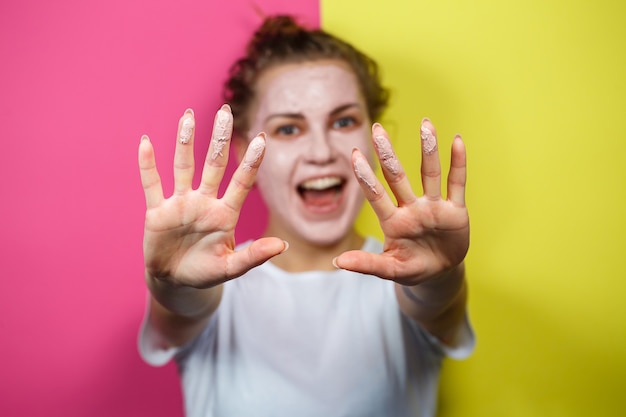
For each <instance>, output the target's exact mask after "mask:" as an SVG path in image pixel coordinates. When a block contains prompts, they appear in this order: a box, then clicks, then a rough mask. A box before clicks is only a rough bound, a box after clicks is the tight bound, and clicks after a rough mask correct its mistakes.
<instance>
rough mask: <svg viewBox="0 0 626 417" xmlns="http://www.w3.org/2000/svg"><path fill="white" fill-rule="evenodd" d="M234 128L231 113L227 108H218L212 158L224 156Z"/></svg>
mask: <svg viewBox="0 0 626 417" xmlns="http://www.w3.org/2000/svg"><path fill="white" fill-rule="evenodd" d="M232 129H233V122H232V118H231V117H230V113H229V112H227V111H226V110H222V109H220V110H218V111H217V117H216V120H215V128H214V130H215V131H214V133H213V153H212V154H211V159H214V160H215V159H217V158H218V157H220V156H224V154H223V153H222V151H223V150H224V146H226V144H227V143H228V139H229V138H230V135H231V133H232Z"/></svg>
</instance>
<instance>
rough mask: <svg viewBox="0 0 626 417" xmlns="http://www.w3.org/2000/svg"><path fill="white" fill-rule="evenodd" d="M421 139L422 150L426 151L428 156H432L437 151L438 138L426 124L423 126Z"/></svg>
mask: <svg viewBox="0 0 626 417" xmlns="http://www.w3.org/2000/svg"><path fill="white" fill-rule="evenodd" d="M420 137H421V138H422V149H424V153H425V154H426V155H430V154H432V153H433V152H435V151H436V150H437V138H436V137H435V135H433V132H432V131H431V130H430V129H429V128H427V127H426V126H425V125H424V124H422V127H421V129H420Z"/></svg>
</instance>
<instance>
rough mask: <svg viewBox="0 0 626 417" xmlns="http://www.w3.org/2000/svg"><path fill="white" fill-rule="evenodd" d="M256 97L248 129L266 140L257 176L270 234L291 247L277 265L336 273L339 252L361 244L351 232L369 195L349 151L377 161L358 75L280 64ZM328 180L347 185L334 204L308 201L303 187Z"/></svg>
mask: <svg viewBox="0 0 626 417" xmlns="http://www.w3.org/2000/svg"><path fill="white" fill-rule="evenodd" d="M256 97H257V99H256V100H255V101H254V102H253V103H252V106H251V110H250V114H249V115H248V117H249V118H250V120H252V123H251V128H250V131H251V132H259V131H263V132H266V133H267V137H268V142H267V143H268V144H267V149H266V152H265V156H264V158H263V163H262V164H261V166H260V167H259V170H258V173H257V177H256V185H257V186H258V187H259V190H260V192H261V195H262V196H263V199H264V200H265V202H266V204H267V206H268V209H269V210H268V211H269V219H268V226H267V229H266V231H265V236H279V237H281V238H282V239H284V240H286V241H288V242H289V244H290V251H289V254H288V255H287V254H285V255H284V256H281V257H279V258H276V259H273V260H272V262H274V263H276V264H278V265H279V266H280V267H282V268H283V269H286V270H289V271H292V272H295V271H304V270H312V269H317V270H320V269H321V270H330V269H333V265H332V259H333V258H334V257H335V256H337V254H339V253H341V252H343V251H346V250H349V249H357V248H360V247H361V245H362V243H363V239H362V237H361V236H359V235H358V234H357V233H356V231H355V230H354V228H353V225H354V220H355V218H356V216H357V215H358V213H359V211H360V209H361V206H362V204H363V201H364V195H363V193H362V192H361V189H360V185H359V182H358V181H357V179H356V178H355V177H354V174H353V169H352V161H351V153H352V149H353V148H359V149H362V150H363V152H365V153H366V154H367V155H368V157H369V158H370V159H371V158H372V156H373V149H372V147H371V145H370V134H369V133H370V132H369V130H370V120H369V117H368V116H367V108H366V105H365V101H364V99H363V97H362V95H361V93H360V92H359V89H358V85H357V81H356V77H355V76H354V74H353V73H352V71H351V70H350V69H349V68H348V67H347V65H345V64H343V63H341V62H337V61H317V62H314V63H305V64H290V65H282V66H279V67H274V68H271V69H269V70H267V71H265V72H264V73H263V74H262V75H261V76H260V77H259V79H258V81H257V88H256ZM251 136H252V134H250V135H249V137H251ZM246 143H247V140H246ZM240 146H241V144H240ZM242 148H243V147H242ZM329 178H337V179H339V178H340V179H341V180H342V186H341V191H338V192H337V193H336V196H335V198H334V200H333V203H331V204H324V205H321V206H320V205H314V204H307V203H306V202H305V200H304V199H303V198H302V197H301V195H300V193H299V191H298V189H299V186H302V185H303V184H305V183H306V182H307V181H311V180H316V179H317V180H319V179H329ZM300 254H302V256H300Z"/></svg>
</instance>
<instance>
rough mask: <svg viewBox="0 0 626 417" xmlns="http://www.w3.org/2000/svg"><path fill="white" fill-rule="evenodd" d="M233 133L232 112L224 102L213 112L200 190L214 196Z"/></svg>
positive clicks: (222, 175) (222, 174)
mask: <svg viewBox="0 0 626 417" xmlns="http://www.w3.org/2000/svg"><path fill="white" fill-rule="evenodd" d="M232 133H233V114H232V112H231V110H230V106H229V105H228V104H224V105H223V106H222V107H221V108H220V109H219V110H218V111H217V113H216V114H215V120H214V121H213V133H212V135H211V143H210V145H209V150H208V152H207V155H206V159H205V160H204V169H203V170H202V181H201V182H200V191H201V192H202V193H204V194H208V195H211V196H216V195H217V192H218V190H219V186H220V183H221V182H222V179H223V178H224V171H225V170H226V166H227V164H228V153H229V150H230V139H231V136H232Z"/></svg>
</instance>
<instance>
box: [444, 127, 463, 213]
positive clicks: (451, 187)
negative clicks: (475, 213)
mask: <svg viewBox="0 0 626 417" xmlns="http://www.w3.org/2000/svg"><path fill="white" fill-rule="evenodd" d="M450 159H451V161H450V172H449V173H448V200H450V201H452V202H453V203H454V204H455V205H457V206H461V207H464V206H465V183H466V180H467V160H466V159H467V156H466V151H465V144H464V143H463V139H462V138H461V136H460V135H456V136H455V137H454V141H453V142H452V156H451V158H450Z"/></svg>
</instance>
